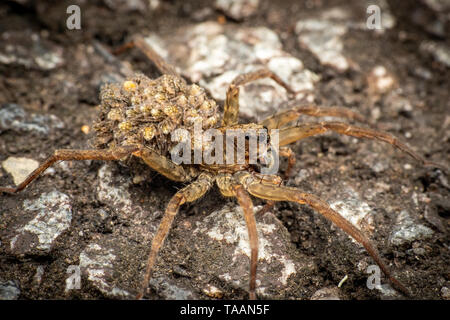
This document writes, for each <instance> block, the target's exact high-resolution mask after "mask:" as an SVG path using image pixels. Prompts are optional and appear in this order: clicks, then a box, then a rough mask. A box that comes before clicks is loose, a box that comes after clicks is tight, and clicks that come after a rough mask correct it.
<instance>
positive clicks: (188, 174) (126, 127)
mask: <svg viewBox="0 0 450 320" xmlns="http://www.w3.org/2000/svg"><path fill="white" fill-rule="evenodd" d="M132 46H135V47H137V48H138V49H140V50H141V51H142V52H143V53H144V54H145V55H146V56H147V57H148V58H149V59H150V60H151V61H152V62H153V63H154V64H155V65H156V67H157V68H158V69H159V71H160V72H161V73H162V74H163V75H162V76H161V77H159V78H157V79H155V80H151V79H149V78H147V77H145V76H143V75H134V76H132V77H131V78H129V79H128V80H127V81H124V82H123V83H122V84H120V85H119V84H109V85H106V86H104V87H102V90H101V94H100V97H101V111H100V114H99V117H98V120H97V122H96V124H95V125H94V129H95V131H96V138H95V139H96V140H95V143H96V145H95V149H91V150H71V149H61V150H56V151H54V153H53V155H52V156H50V157H49V158H47V160H46V161H45V162H44V163H42V164H41V165H40V166H39V167H38V168H37V169H36V170H34V171H33V172H32V173H31V174H30V175H29V176H28V177H27V178H26V179H25V180H24V181H23V182H22V183H20V184H19V185H18V186H17V187H15V188H0V192H4V193H15V192H18V191H21V190H22V189H24V188H25V187H26V186H27V185H28V184H29V183H30V182H31V181H32V180H33V179H35V178H36V177H37V176H38V175H39V174H40V173H42V172H43V171H44V170H46V169H47V168H48V167H50V166H51V165H52V164H54V163H55V162H56V161H60V160H124V159H126V158H128V157H131V156H135V157H138V158H141V159H142V160H143V161H144V162H145V163H146V164H147V165H148V166H149V167H150V168H151V169H153V170H155V171H157V172H159V173H160V174H162V175H164V176H165V177H167V178H168V179H171V180H174V181H178V182H183V183H189V184H188V185H187V186H185V187H184V188H182V189H181V190H179V191H178V192H177V193H176V194H175V195H174V196H173V197H172V198H171V200H170V201H169V203H168V205H167V208H166V211H165V213H164V216H163V218H162V221H161V223H160V225H159V228H158V230H157V232H156V234H155V236H154V238H153V240H152V244H151V249H150V253H149V257H148V263H147V268H146V272H145V276H144V280H143V282H142V288H141V290H140V292H139V293H138V295H137V298H138V299H139V298H142V297H143V295H144V293H145V292H146V290H147V287H148V283H149V280H150V277H151V274H152V268H153V266H154V264H155V261H156V258H157V255H158V252H159V250H160V248H161V246H162V244H163V242H164V240H165V238H166V236H167V234H168V232H169V229H170V227H171V225H172V222H173V221H174V218H175V215H176V214H177V212H178V209H179V208H180V206H181V205H182V204H184V203H186V202H193V201H195V200H197V199H199V198H201V197H202V196H203V195H205V193H206V192H207V191H208V190H209V189H210V188H211V187H212V186H213V183H214V182H215V183H216V185H217V186H218V188H219V190H220V192H221V193H222V194H223V195H224V196H225V197H235V198H237V201H238V203H239V205H240V206H241V207H242V209H243V212H244V218H245V222H246V224H247V228H248V235H249V241H250V248H251V257H250V284H249V285H250V290H249V297H250V299H255V298H256V293H255V287H256V269H257V261H258V234H257V229H256V221H255V216H254V212H253V204H252V200H251V198H250V195H253V196H255V197H258V198H261V199H265V200H267V201H268V204H267V205H268V206H270V205H272V204H273V203H274V202H275V201H291V202H297V203H299V204H307V205H309V206H311V207H312V208H313V209H314V210H316V211H317V212H318V213H320V214H322V215H323V216H324V217H325V218H327V219H328V220H331V221H332V222H333V223H335V224H336V225H337V226H338V227H340V228H341V229H342V230H343V231H345V232H346V233H347V234H348V235H350V236H351V237H353V238H354V239H355V240H356V241H358V242H359V243H360V244H362V245H363V246H364V247H365V249H366V250H367V252H368V253H369V254H370V256H371V257H372V258H373V259H374V260H375V261H376V263H377V264H378V265H379V266H380V268H381V270H383V272H384V273H385V274H386V276H387V277H388V278H389V279H390V281H391V282H392V283H393V284H394V286H396V287H397V288H398V289H399V290H401V291H402V292H403V293H405V294H409V291H408V290H407V289H406V287H405V286H404V285H402V284H401V283H400V282H399V281H398V280H397V279H395V278H394V277H393V275H392V274H391V272H390V271H389V268H388V267H387V265H386V264H385V263H384V262H383V260H382V259H381V257H380V254H379V253H378V251H377V249H376V247H375V246H374V245H373V244H372V243H371V242H370V241H369V239H368V238H367V237H366V236H365V235H364V234H363V233H362V232H361V231H360V230H359V229H358V228H356V227H355V226H354V225H353V224H351V223H349V222H348V221H347V220H346V219H345V218H343V217H342V216H341V215H340V214H339V213H338V212H336V211H334V210H333V209H331V208H330V206H329V205H328V204H327V203H326V202H324V201H323V200H321V199H319V198H318V197H316V196H314V195H312V194H309V193H304V192H302V191H301V190H299V189H297V188H294V187H286V186H283V185H282V179H281V177H279V176H277V175H266V174H262V173H260V172H259V170H258V168H257V167H255V166H254V165H252V164H250V163H249V161H248V157H247V158H246V160H245V163H244V164H222V165H220V164H214V165H208V164H205V163H202V164H179V165H178V164H175V163H174V162H173V161H172V160H170V158H169V156H170V153H169V152H170V150H171V148H172V147H173V142H172V141H171V139H170V137H169V134H170V133H171V132H173V130H175V129H178V128H184V129H187V130H189V131H192V130H193V127H194V126H193V124H194V122H196V121H198V120H201V121H202V125H203V129H209V128H218V129H219V130H224V129H235V130H246V129H263V128H264V129H266V130H270V129H278V130H279V146H281V148H280V150H279V155H281V156H284V157H287V158H288V168H287V170H286V174H287V175H288V174H289V171H290V170H291V169H292V167H293V165H294V163H295V157H294V154H293V152H292V151H291V149H289V148H288V147H284V146H286V145H288V144H290V143H293V142H295V141H297V140H301V139H304V138H307V137H310V136H315V135H319V134H322V133H325V132H327V131H332V132H336V133H340V134H344V135H348V136H353V137H358V138H368V139H374V140H380V141H383V142H387V143H389V144H391V145H393V146H394V147H396V148H398V149H400V150H402V151H403V152H406V153H407V154H409V155H410V156H411V157H413V158H414V159H416V160H417V161H418V162H420V163H422V164H423V165H425V166H436V164H434V163H432V162H429V161H426V160H425V159H424V158H422V157H421V156H420V155H418V154H417V153H416V152H414V151H413V150H412V149H410V148H409V147H408V146H407V145H405V144H404V143H402V142H400V141H399V140H397V139H396V138H395V137H394V136H392V135H390V134H388V133H385V132H381V131H377V130H373V129H367V128H362V127H358V126H354V125H349V124H346V123H343V122H318V123H302V124H296V125H293V126H285V125H286V124H288V123H289V122H291V121H293V120H295V119H296V118H297V117H299V116H300V115H309V116H313V117H322V116H335V117H342V118H347V119H354V120H363V118H362V117H361V116H360V115H359V114H358V113H355V112H353V111H351V110H349V109H346V108H343V107H328V108H322V107H318V106H315V105H303V106H299V107H295V108H292V109H290V110H287V111H283V112H281V113H278V114H276V115H273V116H271V117H268V118H266V119H265V120H263V121H261V122H260V123H259V124H238V114H239V87H240V86H243V85H245V84H247V83H249V82H251V81H254V80H257V79H261V78H271V79H273V80H274V81H275V82H277V83H278V84H279V85H281V86H283V87H284V88H285V89H286V90H287V91H288V92H289V93H294V92H293V90H292V89H291V88H290V86H289V85H287V84H286V83H285V82H284V81H283V80H281V79H280V78H279V77H278V76H277V75H276V74H274V73H273V72H271V71H269V70H267V69H262V70H259V71H255V72H249V73H246V74H243V75H240V76H238V77H236V78H235V79H234V80H233V81H232V82H231V84H230V85H229V87H228V90H227V92H226V99H225V105H224V113H223V116H222V117H221V116H220V115H219V113H218V110H217V105H216V102H215V101H214V100H212V99H209V98H208V97H207V95H206V93H205V91H204V89H203V88H201V87H199V86H198V85H196V84H192V85H188V84H187V83H186V81H185V80H184V79H183V78H182V77H181V76H180V75H179V74H178V72H177V71H176V70H175V68H174V67H173V66H171V65H170V64H168V63H166V62H165V61H164V60H163V59H162V58H161V57H160V56H159V55H158V54H157V53H156V52H155V51H154V50H153V49H152V48H151V47H150V46H149V45H148V44H147V43H146V42H145V41H144V40H143V38H141V37H136V38H135V39H134V40H133V41H132V42H130V43H128V44H127V45H125V46H123V48H128V47H132ZM267 205H266V206H267Z"/></svg>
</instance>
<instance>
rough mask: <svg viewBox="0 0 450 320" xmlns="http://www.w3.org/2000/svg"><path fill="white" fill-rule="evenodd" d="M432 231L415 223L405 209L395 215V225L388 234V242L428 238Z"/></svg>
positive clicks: (396, 242)
mask: <svg viewBox="0 0 450 320" xmlns="http://www.w3.org/2000/svg"><path fill="white" fill-rule="evenodd" d="M433 233H434V232H433V230H431V229H430V228H428V227H426V226H424V225H423V224H420V223H417V222H416V221H414V220H413V219H412V218H411V216H410V214H409V213H408V212H407V211H405V210H403V211H402V212H400V214H399V215H398V217H397V221H396V224H395V227H394V229H393V230H392V232H391V234H390V236H389V242H390V243H392V244H394V245H400V244H403V243H405V242H411V241H414V240H420V239H426V238H429V237H431V236H432V235H433Z"/></svg>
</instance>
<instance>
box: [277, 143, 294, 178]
mask: <svg viewBox="0 0 450 320" xmlns="http://www.w3.org/2000/svg"><path fill="white" fill-rule="evenodd" d="M278 154H279V155H280V156H282V157H286V158H287V159H288V167H287V169H286V171H285V172H284V178H285V179H287V178H289V176H290V175H291V170H292V168H293V167H294V165H295V162H296V158H295V154H294V152H293V151H292V149H291V148H289V147H281V148H280V151H279V153H278Z"/></svg>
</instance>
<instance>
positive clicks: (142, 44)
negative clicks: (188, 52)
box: [114, 36, 181, 78]
mask: <svg viewBox="0 0 450 320" xmlns="http://www.w3.org/2000/svg"><path fill="white" fill-rule="evenodd" d="M134 47H136V48H138V49H139V50H140V51H142V53H144V54H145V55H146V56H147V58H148V59H149V60H150V61H152V62H153V63H154V64H155V66H156V67H157V68H158V70H159V71H160V72H161V73H162V74H170V75H173V76H177V77H180V78H181V76H180V74H179V73H178V72H177V71H176V69H175V67H174V66H172V65H171V64H169V63H168V62H166V61H165V60H164V59H163V58H162V57H161V56H160V55H159V54H158V53H157V52H156V51H155V50H154V49H153V48H152V47H151V46H150V45H149V44H148V43H147V42H146V41H145V39H144V38H143V37H141V36H135V37H134V38H133V40H132V41H130V42H128V43H125V44H124V45H122V46H121V47H119V48H117V49H116V50H114V54H120V53H122V52H123V51H125V50H128V49H130V48H134Z"/></svg>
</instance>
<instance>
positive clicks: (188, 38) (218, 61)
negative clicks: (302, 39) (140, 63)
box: [146, 22, 319, 118]
mask: <svg viewBox="0 0 450 320" xmlns="http://www.w3.org/2000/svg"><path fill="white" fill-rule="evenodd" d="M146 41H147V42H149V43H150V45H152V46H153V47H154V48H155V50H156V51H157V52H158V53H159V54H160V55H161V56H162V57H164V58H165V59H167V60H168V61H169V62H171V63H173V64H174V65H175V66H177V68H178V70H179V71H180V72H181V73H182V74H183V75H184V76H186V77H187V78H189V79H191V80H192V81H193V82H198V83H199V84H200V85H201V86H203V87H205V88H206V89H208V90H209V92H210V93H211V95H212V97H213V98H214V99H216V100H219V101H220V100H224V99H225V93H226V90H227V88H228V85H229V84H230V82H231V81H232V80H233V79H234V78H235V77H236V76H238V75H239V74H243V73H246V72H250V71H254V70H258V69H261V68H268V69H270V70H272V71H273V72H275V73H276V74H277V75H279V76H280V78H282V79H283V80H284V81H285V82H287V83H288V84H289V85H290V86H291V87H292V88H293V90H294V91H296V92H297V91H301V90H313V89H314V84H315V83H316V82H317V81H318V80H319V77H318V76H317V75H316V74H314V73H313V72H311V71H310V70H308V69H306V68H304V66H303V63H302V61H300V60H299V59H297V58H295V57H293V56H291V55H290V54H288V53H287V52H285V51H283V50H282V45H281V42H280V40H279V38H278V35H277V34H276V33H275V32H273V31H272V30H270V29H267V28H265V27H256V28H245V27H240V28H236V27H235V26H232V25H225V26H224V25H220V24H218V23H216V22H205V23H200V24H197V25H195V26H191V27H185V28H182V29H180V30H178V31H177V32H176V33H175V34H170V35H168V36H157V35H156V34H151V35H149V36H148V37H147V38H146ZM163 48H164V49H163ZM296 97H297V98H302V97H305V93H304V92H302V93H298V94H297V96H296ZM287 100H288V94H287V92H286V90H285V89H284V88H283V87H281V86H279V85H278V84H276V83H275V82H274V81H273V80H271V79H262V80H258V81H255V82H253V83H252V84H249V85H247V86H244V87H243V88H241V90H240V107H241V109H240V112H241V114H242V115H244V116H246V117H252V118H259V117H261V116H262V115H265V114H272V113H273V112H275V111H278V110H277V109H278V107H279V106H280V105H281V104H282V103H283V102H286V101H287Z"/></svg>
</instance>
